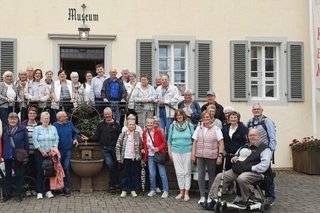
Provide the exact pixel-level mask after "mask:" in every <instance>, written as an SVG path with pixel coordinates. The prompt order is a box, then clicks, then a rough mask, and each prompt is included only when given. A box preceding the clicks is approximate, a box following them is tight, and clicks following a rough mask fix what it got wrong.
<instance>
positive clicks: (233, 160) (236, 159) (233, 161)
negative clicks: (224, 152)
mask: <svg viewBox="0 0 320 213" xmlns="http://www.w3.org/2000/svg"><path fill="white" fill-rule="evenodd" d="M238 159H239V157H238V156H234V157H232V158H231V163H237V161H238Z"/></svg>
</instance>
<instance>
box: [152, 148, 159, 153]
mask: <svg viewBox="0 0 320 213" xmlns="http://www.w3.org/2000/svg"><path fill="white" fill-rule="evenodd" d="M151 150H152V151H153V152H154V153H156V152H159V149H158V147H154V148H152V149H151Z"/></svg>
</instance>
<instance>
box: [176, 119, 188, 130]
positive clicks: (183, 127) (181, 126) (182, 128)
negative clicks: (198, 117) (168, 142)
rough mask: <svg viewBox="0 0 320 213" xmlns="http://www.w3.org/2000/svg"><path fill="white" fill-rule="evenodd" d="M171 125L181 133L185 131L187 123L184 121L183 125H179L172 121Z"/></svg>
mask: <svg viewBox="0 0 320 213" xmlns="http://www.w3.org/2000/svg"><path fill="white" fill-rule="evenodd" d="M173 125H174V127H175V128H176V130H177V131H179V132H182V131H184V130H186V129H187V127H188V122H186V121H184V122H183V123H179V122H176V121H174V122H173Z"/></svg>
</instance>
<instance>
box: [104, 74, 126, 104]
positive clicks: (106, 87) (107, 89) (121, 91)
mask: <svg viewBox="0 0 320 213" xmlns="http://www.w3.org/2000/svg"><path fill="white" fill-rule="evenodd" d="M110 81H111V78H108V79H106V80H105V81H104V82H103V85H102V88H101V98H102V99H104V98H106V99H108V101H111V100H110V99H111V97H110ZM115 81H117V82H118V84H119V91H118V92H119V94H118V100H117V101H120V100H121V99H124V100H126V98H127V90H126V88H125V86H124V84H123V82H122V80H121V79H119V78H117V79H116V80H115Z"/></svg>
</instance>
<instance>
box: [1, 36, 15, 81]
mask: <svg viewBox="0 0 320 213" xmlns="http://www.w3.org/2000/svg"><path fill="white" fill-rule="evenodd" d="M16 52H17V40H16V39H1V38H0V75H1V76H0V79H1V80H2V74H3V73H4V72H5V71H8V70H9V71H11V72H16V67H17V65H16V64H17V53H16Z"/></svg>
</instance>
